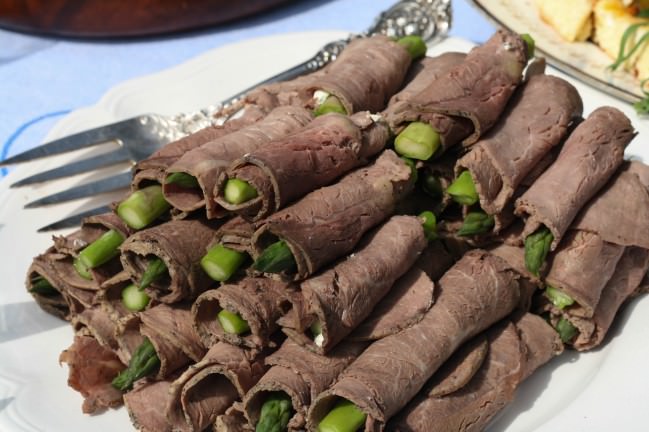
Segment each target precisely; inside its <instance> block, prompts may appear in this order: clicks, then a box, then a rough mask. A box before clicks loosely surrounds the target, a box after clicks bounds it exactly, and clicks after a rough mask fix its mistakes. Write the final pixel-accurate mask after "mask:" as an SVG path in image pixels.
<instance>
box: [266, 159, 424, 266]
mask: <svg viewBox="0 0 649 432" xmlns="http://www.w3.org/2000/svg"><path fill="white" fill-rule="evenodd" d="M412 175H413V174H412V170H411V169H410V167H409V166H408V165H407V164H406V163H405V162H404V161H403V160H402V159H400V158H399V157H398V156H397V155H396V154H395V153H394V152H392V151H390V150H387V151H385V152H383V154H382V155H381V156H379V158H378V159H377V160H376V161H375V162H374V163H373V164H372V165H370V166H368V167H366V168H361V169H358V170H356V171H354V172H352V173H350V174H348V175H346V176H345V177H343V178H342V179H341V180H340V181H339V182H338V183H336V184H334V185H331V186H327V187H324V188H321V189H318V190H316V191H314V192H311V193H310V194H308V195H306V196H305V197H304V198H302V199H301V200H300V201H298V202H297V203H295V204H293V205H292V206H289V207H287V208H285V209H283V210H280V211H279V212H277V213H275V214H273V215H272V216H270V217H269V218H267V219H266V220H265V221H264V222H263V223H262V224H261V226H260V227H259V229H258V230H257V231H256V232H255V235H254V237H253V244H254V245H255V248H256V250H257V251H258V254H259V257H258V258H257V260H256V262H255V265H254V266H255V268H256V269H257V270H259V271H263V272H268V273H280V272H284V273H288V274H290V275H292V277H293V278H294V279H304V278H305V277H307V276H308V275H310V274H313V273H315V272H316V271H317V270H318V269H320V268H322V267H323V266H324V265H326V264H328V263H330V262H332V261H333V260H335V259H336V258H339V257H341V256H342V255H344V254H346V253H349V252H351V250H352V249H353V248H354V246H355V245H356V244H357V243H358V241H359V240H360V238H361V236H362V235H363V234H364V233H365V232H366V231H367V230H369V229H370V228H372V227H373V226H375V225H377V224H378V223H380V222H381V221H383V220H384V219H386V218H387V217H389V216H390V215H391V213H392V212H393V211H394V209H395V206H396V203H397V202H398V201H399V200H400V199H402V198H403V197H405V196H406V195H407V193H408V192H409V191H410V190H411V189H412V187H413V182H412ZM316 230H317V232H315V231H316ZM278 257H281V258H282V259H281V260H278V259H277V258H278Z"/></svg>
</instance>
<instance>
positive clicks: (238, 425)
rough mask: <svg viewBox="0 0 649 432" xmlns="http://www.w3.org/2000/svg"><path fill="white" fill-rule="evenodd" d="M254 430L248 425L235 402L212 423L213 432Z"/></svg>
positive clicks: (239, 406)
mask: <svg viewBox="0 0 649 432" xmlns="http://www.w3.org/2000/svg"><path fill="white" fill-rule="evenodd" d="M254 430H255V429H254V428H252V427H250V425H249V424H248V420H246V416H245V415H244V414H243V407H241V404H240V403H239V402H235V403H234V404H233V405H232V406H231V407H230V408H228V409H227V410H226V411H225V413H224V414H221V415H220V416H218V417H217V418H216V421H215V422H214V432H254Z"/></svg>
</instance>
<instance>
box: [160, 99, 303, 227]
mask: <svg viewBox="0 0 649 432" xmlns="http://www.w3.org/2000/svg"><path fill="white" fill-rule="evenodd" d="M311 118H312V116H311V113H310V112H309V111H308V110H306V109H304V108H300V107H290V106H289V107H278V108H276V109H274V110H273V111H272V112H271V113H270V114H268V116H266V117H265V118H263V119H262V120H260V121H258V122H256V123H253V124H250V125H248V126H246V127H243V128H241V129H239V130H237V131H235V132H232V133H230V134H228V135H224V136H222V137H220V138H218V139H216V140H214V141H210V142H207V143H205V144H203V145H201V146H200V147H197V148H195V149H193V150H192V151H190V152H188V153H185V154H184V155H183V156H182V157H181V158H179V159H178V160H177V161H176V162H174V163H173V164H172V165H171V166H170V167H169V168H167V177H166V178H165V180H164V184H163V192H164V196H165V198H166V200H167V201H168V202H169V203H170V204H171V205H172V206H174V207H175V208H177V209H179V210H182V211H185V212H191V211H194V210H197V209H199V208H202V207H206V208H207V217H208V218H210V219H212V218H215V217H217V216H221V215H222V213H223V212H222V211H221V210H220V208H219V206H217V205H216V202H215V201H214V186H215V184H216V181H217V180H218V178H219V176H220V175H221V173H222V172H223V171H224V170H225V169H226V168H227V167H228V165H230V163H231V162H232V161H233V160H235V159H238V158H240V157H242V156H243V155H245V154H246V153H249V152H251V151H253V150H255V149H257V148H259V147H260V146H263V145H265V144H266V143H268V142H270V141H273V140H276V139H279V138H282V137H285V136H287V135H289V134H291V133H292V132H295V131H297V130H298V129H300V128H301V127H303V126H304V125H306V124H307V123H308V122H309V121H311Z"/></svg>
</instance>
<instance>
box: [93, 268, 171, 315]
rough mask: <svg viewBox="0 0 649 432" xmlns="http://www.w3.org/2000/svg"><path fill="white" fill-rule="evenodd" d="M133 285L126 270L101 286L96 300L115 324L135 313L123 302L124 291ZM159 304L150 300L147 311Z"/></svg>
mask: <svg viewBox="0 0 649 432" xmlns="http://www.w3.org/2000/svg"><path fill="white" fill-rule="evenodd" d="M131 283H132V281H131V276H130V274H129V273H128V272H127V271H125V270H124V271H121V272H119V273H117V274H116V275H115V276H113V277H112V278H110V279H108V280H107V281H106V282H104V283H103V284H101V289H100V291H99V293H98V294H97V297H96V299H97V302H98V303H99V304H100V305H101V307H102V308H103V309H104V310H105V311H106V313H108V315H109V317H110V319H111V321H113V322H114V323H117V321H119V320H120V319H122V318H123V317H125V316H128V315H131V314H133V313H134V312H132V311H130V310H129V309H127V308H126V306H124V302H123V301H122V291H123V290H124V288H126V287H127V286H128V285H130V284H131ZM158 304H159V302H158V301H157V300H155V299H150V300H149V303H147V305H146V307H145V309H150V308H152V307H154V306H156V305H158Z"/></svg>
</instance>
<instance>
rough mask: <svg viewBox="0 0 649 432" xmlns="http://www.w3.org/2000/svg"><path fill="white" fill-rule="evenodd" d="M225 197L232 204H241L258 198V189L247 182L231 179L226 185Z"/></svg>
mask: <svg viewBox="0 0 649 432" xmlns="http://www.w3.org/2000/svg"><path fill="white" fill-rule="evenodd" d="M223 197H224V198H225V200H226V201H227V202H229V203H230V204H241V203H244V202H246V201H250V200H251V199H253V198H256V197H257V189H255V188H254V187H253V186H251V185H250V183H248V182H247V181H245V180H241V179H238V178H233V179H229V180H228V181H227V182H226V183H225V190H224V191H223Z"/></svg>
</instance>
